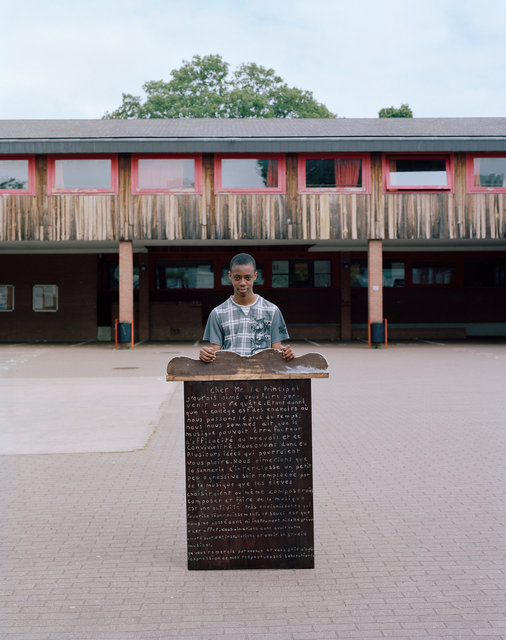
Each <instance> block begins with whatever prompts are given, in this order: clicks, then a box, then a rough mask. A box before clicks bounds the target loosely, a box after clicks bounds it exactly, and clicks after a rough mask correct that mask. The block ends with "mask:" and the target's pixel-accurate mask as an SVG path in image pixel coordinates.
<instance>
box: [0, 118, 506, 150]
mask: <svg viewBox="0 0 506 640" xmlns="http://www.w3.org/2000/svg"><path fill="white" fill-rule="evenodd" d="M276 151H278V152H283V153H289V152H294V153H296V152H309V153H310V152H324V151H327V152H332V151H334V152H340V151H347V152H351V151H357V152H360V151H363V152H368V151H418V152H422V151H506V118H332V119H316V118H292V119H284V118H263V119H262V118H252V119H239V118H221V119H218V118H217V119H212V118H204V119H201V118H185V119H183V118H181V119H161V118H160V119H151V120H148V119H144V120H115V119H110V120H0V153H107V152H109V153H121V152H125V153H128V152H133V153H142V152H147V153H154V152H167V153H183V152H186V153H197V152H204V153H220V152H227V153H233V152H237V153H240V152H251V153H255V152H264V153H267V152H271V153H272V152H276Z"/></svg>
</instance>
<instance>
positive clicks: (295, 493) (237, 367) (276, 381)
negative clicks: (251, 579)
mask: <svg viewBox="0 0 506 640" xmlns="http://www.w3.org/2000/svg"><path fill="white" fill-rule="evenodd" d="M328 375H329V374H328V370H327V362H326V360H325V358H323V356H321V355H319V354H317V353H310V354H306V355H304V356H301V357H299V358H295V359H294V360H291V361H290V362H287V361H285V360H283V358H282V356H281V353H280V352H279V351H276V350H274V349H267V350H266V351H261V352H260V353H257V354H255V355H254V356H251V357H241V356H238V355H237V354H235V353H232V352H230V351H219V352H218V353H217V354H216V360H215V361H214V362H212V363H209V364H205V363H203V362H201V361H200V360H193V359H191V358H185V357H177V358H173V359H172V360H171V361H170V362H169V364H168V367H167V380H168V381H179V380H182V381H184V403H185V447H186V515H187V534H188V569H310V568H313V567H314V535H313V477H312V444H311V378H327V377H328Z"/></svg>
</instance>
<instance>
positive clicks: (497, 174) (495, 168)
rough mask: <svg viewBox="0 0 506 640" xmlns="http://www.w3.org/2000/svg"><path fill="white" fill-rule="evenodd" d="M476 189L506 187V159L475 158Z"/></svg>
mask: <svg viewBox="0 0 506 640" xmlns="http://www.w3.org/2000/svg"><path fill="white" fill-rule="evenodd" d="M473 166H474V186H475V187H506V157H504V158H474V160H473Z"/></svg>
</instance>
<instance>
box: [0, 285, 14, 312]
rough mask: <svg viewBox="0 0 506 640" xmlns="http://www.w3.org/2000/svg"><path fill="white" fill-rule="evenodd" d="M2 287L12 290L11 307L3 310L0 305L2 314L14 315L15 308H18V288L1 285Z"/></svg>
mask: <svg viewBox="0 0 506 640" xmlns="http://www.w3.org/2000/svg"><path fill="white" fill-rule="evenodd" d="M0 287H2V288H5V289H6V290H7V289H10V290H11V303H12V304H11V306H10V307H6V308H5V309H3V308H2V306H1V305H0V313H12V312H13V311H14V310H15V308H16V287H15V285H13V284H0ZM8 299H9V296H8V295H7V300H8Z"/></svg>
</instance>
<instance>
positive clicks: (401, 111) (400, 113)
mask: <svg viewBox="0 0 506 640" xmlns="http://www.w3.org/2000/svg"><path fill="white" fill-rule="evenodd" d="M378 115H379V117H380V118H412V117H413V111H412V110H411V107H410V106H409V104H401V106H400V107H398V108H396V107H393V106H392V107H384V108H383V109H380V111H379V113H378Z"/></svg>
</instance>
